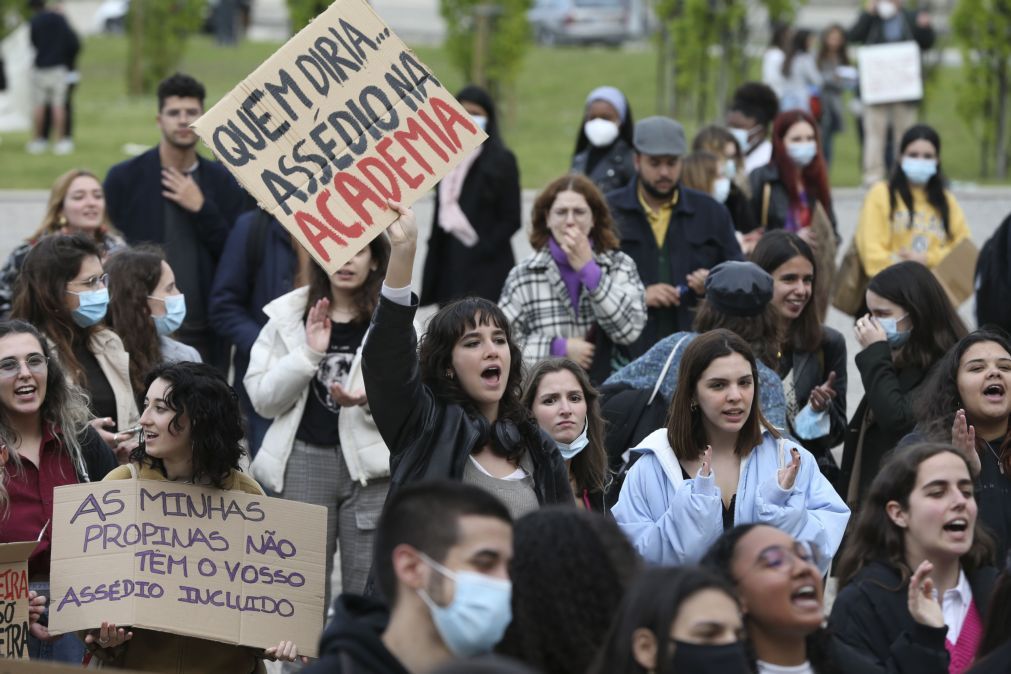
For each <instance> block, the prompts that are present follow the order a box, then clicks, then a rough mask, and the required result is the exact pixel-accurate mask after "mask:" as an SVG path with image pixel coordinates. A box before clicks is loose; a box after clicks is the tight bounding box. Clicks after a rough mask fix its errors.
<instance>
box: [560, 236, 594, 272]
mask: <svg viewBox="0 0 1011 674" xmlns="http://www.w3.org/2000/svg"><path fill="white" fill-rule="evenodd" d="M558 245H559V247H560V248H561V249H562V252H563V253H565V257H566V259H568V261H569V265H571V266H572V268H573V269H575V270H576V271H579V270H580V269H582V268H583V267H585V266H586V265H587V264H589V262H590V260H592V259H593V249H592V248H590V239H589V237H587V236H586V235H585V234H583V233H582V232H580V231H579V229H578V228H576V227H566V228H565V231H564V232H562V240H561V241H559V242H558Z"/></svg>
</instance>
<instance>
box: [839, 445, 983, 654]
mask: <svg viewBox="0 0 1011 674" xmlns="http://www.w3.org/2000/svg"><path fill="white" fill-rule="evenodd" d="M992 560H993V541H992V540H991V539H990V537H989V535H987V534H986V532H985V531H983V530H982V529H981V528H980V527H978V526H977V505H976V500H975V498H974V496H973V483H972V478H971V476H970V469H969V463H968V461H967V460H966V455H965V453H964V452H963V451H962V450H960V449H956V448H955V447H954V446H952V445H949V444H941V443H936V444H933V443H921V444H917V445H912V446H910V447H906V448H903V450H902V451H901V452H897V453H896V454H895V455H894V456H893V457H892V458H891V459H890V460H889V461H888V463H886V464H885V466H884V467H883V468H882V469H881V471H880V472H879V473H878V475H877V477H876V478H875V479H874V482H873V483H872V484H871V487H870V491H869V492H868V495H867V500H866V503H865V505H864V508H863V510H862V511H861V512H860V515H859V517H858V519H857V520H856V524H855V525H854V527H853V529H852V532H851V535H850V539H849V541H848V544H847V546H846V547H845V548H844V552H843V555H842V557H841V559H840V560H839V564H838V566H837V570H838V573H839V584H840V590H839V595H838V597H837V598H836V600H835V604H834V605H833V607H832V614H831V617H830V618H829V627H830V628H831V629H833V630H835V632H836V633H837V634H838V635H839V636H840V638H841V639H843V640H844V641H846V642H847V643H848V644H850V645H851V646H854V647H856V648H858V649H860V650H861V651H863V652H865V653H868V654H871V655H872V656H873V657H874V658H875V659H876V660H877V661H878V662H880V663H882V664H887V665H889V668H891V667H892V666H893V665H894V666H895V669H897V670H898V671H904V672H914V671H915V672H922V673H924V674H929V673H931V672H937V673H938V674H942V673H944V672H949V671H951V672H963V671H965V669H966V668H967V667H968V665H969V663H970V662H971V661H972V659H973V657H974V656H975V653H976V649H977V647H978V645H979V643H980V639H981V637H982V631H983V630H982V626H983V621H984V620H985V619H986V617H987V615H988V611H989V610H990V596H991V593H992V590H993V586H994V581H995V579H996V576H997V571H996V569H995V568H993V566H992V564H993V561H992ZM949 667H950V670H949Z"/></svg>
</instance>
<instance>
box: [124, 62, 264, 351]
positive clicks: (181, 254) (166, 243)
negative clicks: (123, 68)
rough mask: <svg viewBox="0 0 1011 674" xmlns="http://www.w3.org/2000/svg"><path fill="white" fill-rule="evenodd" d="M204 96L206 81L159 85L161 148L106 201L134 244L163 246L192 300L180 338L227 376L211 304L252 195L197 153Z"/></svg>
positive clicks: (135, 162)
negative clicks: (217, 273)
mask: <svg viewBox="0 0 1011 674" xmlns="http://www.w3.org/2000/svg"><path fill="white" fill-rule="evenodd" d="M204 95H205V93H204V87H203V85H202V84H200V82H198V81H196V80H195V79H193V78H192V77H190V76H188V75H183V74H179V73H177V74H175V75H173V76H171V77H169V78H168V79H166V80H164V81H163V82H162V83H161V84H159V85H158V127H159V128H160V129H161V133H162V138H161V142H159V143H158V145H157V146H156V147H154V148H151V149H150V150H148V151H147V152H145V153H144V154H142V155H140V156H138V157H134V158H133V159H128V160H127V161H124V162H121V163H119V164H116V165H115V166H113V167H112V168H111V169H109V173H108V175H107V176H106V178H105V199H106V208H107V209H108V213H109V218H110V219H111V220H112V222H113V223H114V224H115V225H116V227H118V228H119V230H120V231H121V232H123V234H124V235H125V236H126V239H127V242H128V243H129V244H131V245H134V244H137V243H142V242H149V243H157V244H160V245H161V246H163V247H164V249H165V259H166V261H167V262H168V263H169V265H170V266H171V267H172V271H174V272H175V276H176V284H177V285H178V286H179V290H181V291H182V292H183V294H184V295H186V319H185V320H184V321H183V324H182V327H181V328H180V329H179V331H178V332H177V333H176V338H177V339H178V340H179V341H181V342H183V343H185V344H189V345H190V346H193V347H195V348H196V349H197V350H198V351H199V352H200V356H201V357H202V358H203V359H204V361H205V362H209V363H212V364H213V365H216V366H218V367H220V368H222V369H223V370H227V345H226V344H224V343H223V342H221V341H220V340H218V339H217V337H216V336H215V334H214V332H213V331H212V330H211V326H210V321H209V320H208V315H207V303H208V298H209V297H210V293H211V282H212V280H213V279H214V269H215V267H216V266H217V262H218V258H219V257H220V255H221V250H222V248H223V247H224V245H225V239H226V238H227V237H228V231H229V229H231V227H232V224H233V223H234V222H235V219H236V218H237V217H238V216H239V213H241V212H242V210H243V205H244V203H245V200H246V197H245V192H243V190H242V189H240V188H239V185H238V184H237V183H236V182H235V180H234V179H233V178H232V176H231V174H230V173H229V172H228V170H227V169H226V168H225V167H224V166H222V165H221V164H219V163H217V162H213V161H209V160H207V159H204V158H203V157H201V156H199V155H198V154H197V150H196V146H197V140H198V139H197V135H196V133H194V131H193V129H191V128H190V124H192V123H193V122H195V121H196V120H197V118H198V117H200V115H202V114H203V111H204Z"/></svg>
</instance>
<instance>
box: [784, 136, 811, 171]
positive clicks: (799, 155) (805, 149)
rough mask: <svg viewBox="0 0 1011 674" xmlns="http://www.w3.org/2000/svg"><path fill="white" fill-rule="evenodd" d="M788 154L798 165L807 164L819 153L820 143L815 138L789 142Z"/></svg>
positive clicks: (787, 145) (787, 146)
mask: <svg viewBox="0 0 1011 674" xmlns="http://www.w3.org/2000/svg"><path fill="white" fill-rule="evenodd" d="M786 154H788V155H789V156H790V159H792V160H793V163H794V164H796V165H797V166H807V165H808V164H810V163H811V162H812V161H814V158H815V157H816V156H817V155H818V144H817V143H815V142H814V141H813V140H810V141H805V142H803V143H787V144H786Z"/></svg>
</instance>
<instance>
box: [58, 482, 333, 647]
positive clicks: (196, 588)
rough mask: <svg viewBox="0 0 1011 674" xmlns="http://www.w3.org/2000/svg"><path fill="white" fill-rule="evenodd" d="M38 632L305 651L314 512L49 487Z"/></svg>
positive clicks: (320, 525) (237, 497) (263, 503)
mask: <svg viewBox="0 0 1011 674" xmlns="http://www.w3.org/2000/svg"><path fill="white" fill-rule="evenodd" d="M54 501H55V502H54V506H53V550H52V564H51V572H50V585H51V590H50V591H51V594H52V596H51V597H50V600H49V630H50V632H56V633H64V632H70V631H74V630H83V629H93V628H96V627H98V626H100V625H101V623H102V621H108V622H113V623H116V624H117V625H132V626H133V627H139V628H146V629H153V630H160V631H164V632H172V633H174V634H182V635H186V636H192V637H198V638H201V639H212V640H215V641H223V642H226V643H232V644H239V645H243V646H251V647H255V648H268V647H270V646H276V645H277V644H278V643H279V642H280V641H282V640H292V641H294V642H295V643H296V644H298V648H299V653H300V654H302V655H309V656H314V655H316V651H317V648H318V639H319V635H320V632H321V631H322V629H323V615H324V606H323V588H324V582H326V580H325V579H324V575H325V550H326V541H325V538H326V508H324V507H322V506H316V505H309V504H306V503H300V502H297V501H286V500H283V499H275V498H268V497H266V496H255V495H252V494H246V493H243V492H237V491H222V490H219V489H214V488H210V487H200V486H195V485H186V484H178V483H175V482H157V481H151V480H113V481H109V482H96V483H90V484H80V485H70V486H65V487H57V488H56V489H55V490H54Z"/></svg>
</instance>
